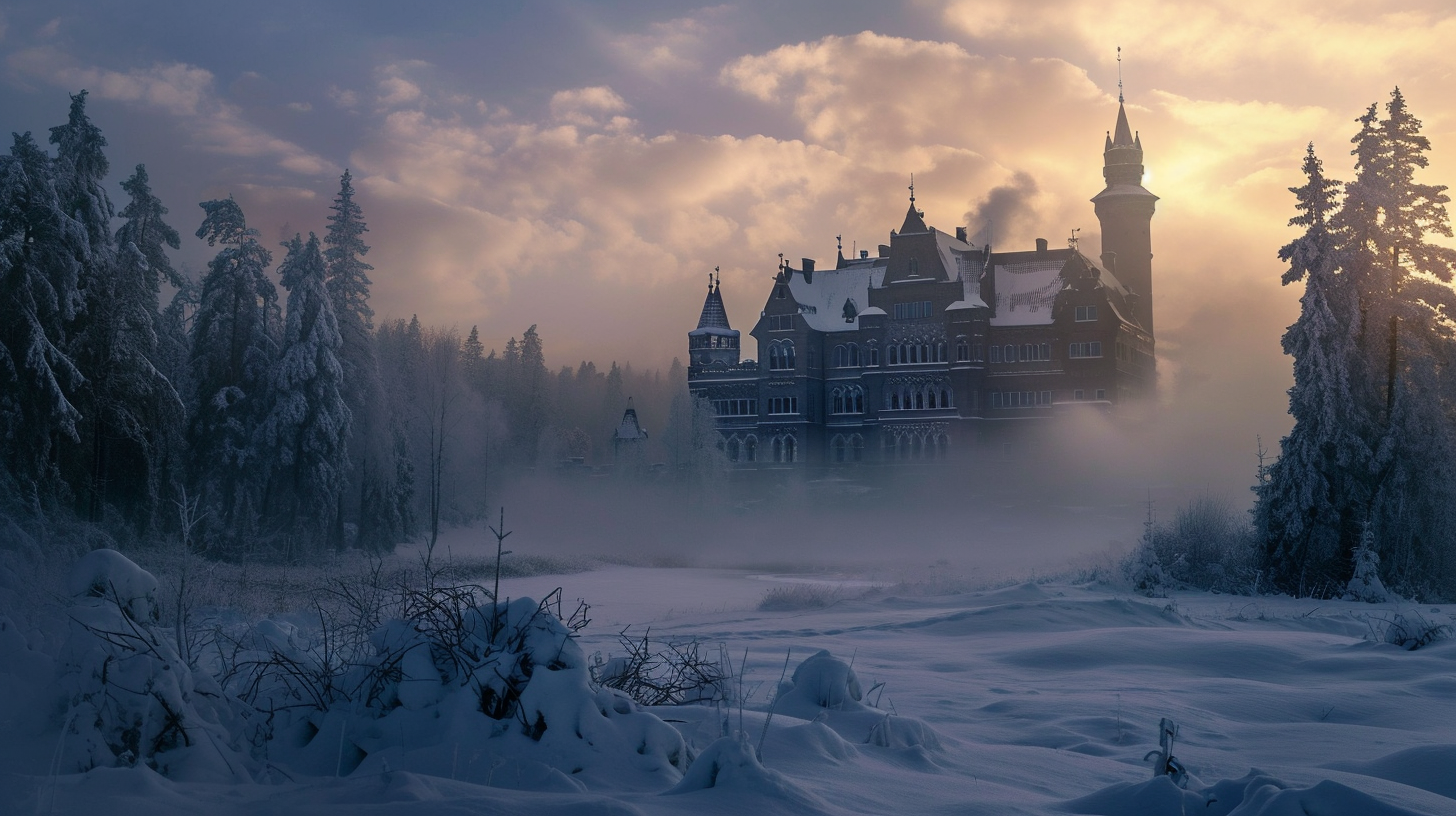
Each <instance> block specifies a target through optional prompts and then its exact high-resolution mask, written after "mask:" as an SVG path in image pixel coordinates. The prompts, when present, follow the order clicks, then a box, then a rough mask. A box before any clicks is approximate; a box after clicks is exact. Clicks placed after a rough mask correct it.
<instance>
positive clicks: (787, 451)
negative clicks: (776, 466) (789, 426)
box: [784, 436, 799, 462]
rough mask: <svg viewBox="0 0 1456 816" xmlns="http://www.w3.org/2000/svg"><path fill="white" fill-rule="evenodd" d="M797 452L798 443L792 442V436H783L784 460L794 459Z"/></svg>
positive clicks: (791, 460)
mask: <svg viewBox="0 0 1456 816" xmlns="http://www.w3.org/2000/svg"><path fill="white" fill-rule="evenodd" d="M798 452H799V451H798V444H797V443H795V442H794V438H793V437H792V436H786V437H784V461H785V462H793V461H796V457H797V454H798Z"/></svg>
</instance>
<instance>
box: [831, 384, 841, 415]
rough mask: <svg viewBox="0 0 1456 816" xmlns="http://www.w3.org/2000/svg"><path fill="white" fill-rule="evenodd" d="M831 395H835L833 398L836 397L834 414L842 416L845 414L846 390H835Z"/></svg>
mask: <svg viewBox="0 0 1456 816" xmlns="http://www.w3.org/2000/svg"><path fill="white" fill-rule="evenodd" d="M831 393H832V394H833V397H834V408H833V413H836V414H842V413H844V389H842V388H835V389H834V390H833V391H832V392H831Z"/></svg>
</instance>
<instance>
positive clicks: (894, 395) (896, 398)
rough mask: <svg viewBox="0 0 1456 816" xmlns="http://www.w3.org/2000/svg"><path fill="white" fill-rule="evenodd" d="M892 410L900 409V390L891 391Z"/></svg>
mask: <svg viewBox="0 0 1456 816" xmlns="http://www.w3.org/2000/svg"><path fill="white" fill-rule="evenodd" d="M890 410H891V411H898V410H900V392H899V391H892V392H891V393H890Z"/></svg>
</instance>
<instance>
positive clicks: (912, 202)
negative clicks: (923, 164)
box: [910, 173, 915, 207]
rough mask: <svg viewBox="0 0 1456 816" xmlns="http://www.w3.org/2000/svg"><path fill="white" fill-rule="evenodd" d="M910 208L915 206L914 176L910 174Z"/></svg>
mask: <svg viewBox="0 0 1456 816" xmlns="http://www.w3.org/2000/svg"><path fill="white" fill-rule="evenodd" d="M910 206H911V207H914V206H915V174H914V173H911V174H910Z"/></svg>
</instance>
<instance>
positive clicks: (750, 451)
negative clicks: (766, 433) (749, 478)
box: [743, 436, 758, 462]
mask: <svg viewBox="0 0 1456 816" xmlns="http://www.w3.org/2000/svg"><path fill="white" fill-rule="evenodd" d="M743 459H744V461H747V462H757V461H758V437H756V436H749V437H748V438H747V439H745V440H743Z"/></svg>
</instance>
